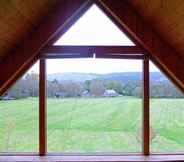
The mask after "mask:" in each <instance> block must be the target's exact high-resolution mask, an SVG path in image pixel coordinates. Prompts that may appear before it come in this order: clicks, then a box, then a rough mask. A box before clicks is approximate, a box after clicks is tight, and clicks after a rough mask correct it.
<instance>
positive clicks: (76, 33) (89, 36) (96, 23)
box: [54, 5, 135, 46]
mask: <svg viewBox="0 0 184 162" xmlns="http://www.w3.org/2000/svg"><path fill="white" fill-rule="evenodd" d="M54 45H124V46H125V45H127V46H134V45H135V44H134V43H133V42H132V41H131V40H130V39H129V38H128V37H127V36H126V35H125V34H124V33H123V32H122V31H120V29H119V28H118V27H117V26H116V25H115V24H114V23H113V22H112V21H111V20H110V19H109V18H108V17H107V16H106V15H105V14H104V13H103V12H102V11H101V10H100V9H99V8H98V7H97V6H96V5H93V6H92V7H91V8H90V9H89V10H88V11H87V12H86V13H85V14H84V15H83V16H82V17H81V18H80V19H79V20H78V21H77V22H76V23H75V24H74V25H73V26H72V27H71V28H70V29H69V30H68V31H67V32H66V33H65V34H64V35H63V36H61V37H60V38H59V40H57V41H56V42H55V44H54Z"/></svg>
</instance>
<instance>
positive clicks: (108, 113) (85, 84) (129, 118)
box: [47, 58, 142, 153]
mask: <svg viewBox="0 0 184 162" xmlns="http://www.w3.org/2000/svg"><path fill="white" fill-rule="evenodd" d="M71 65H72V66H71ZM47 94H48V98H47V140H48V141H47V142H48V152H64V153H102V152H103V153H127V152H141V150H142V148H141V147H142V144H141V130H142V128H141V127H142V125H141V123H142V61H140V60H120V59H119V60H118V59H94V58H91V59H63V60H62V59H55V60H54V59H52V60H47Z"/></svg>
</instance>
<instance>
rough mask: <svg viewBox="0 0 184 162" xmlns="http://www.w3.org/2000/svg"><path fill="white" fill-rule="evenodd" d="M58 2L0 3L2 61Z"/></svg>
mask: <svg viewBox="0 0 184 162" xmlns="http://www.w3.org/2000/svg"><path fill="white" fill-rule="evenodd" d="M58 1H59V0H1V1H0V60H1V59H2V58H4V57H5V56H6V55H7V54H8V53H9V52H11V51H12V50H14V49H15V48H18V47H19V45H20V44H21V43H22V42H23V41H24V39H25V38H26V37H27V36H28V35H29V34H30V32H33V31H34V29H35V28H36V27H37V26H38V25H39V23H40V21H41V20H42V19H43V18H44V17H45V16H46V15H47V14H48V13H49V11H50V10H51V9H52V7H53V6H54V5H56V4H57V2H58ZM10 54H11V53H10Z"/></svg>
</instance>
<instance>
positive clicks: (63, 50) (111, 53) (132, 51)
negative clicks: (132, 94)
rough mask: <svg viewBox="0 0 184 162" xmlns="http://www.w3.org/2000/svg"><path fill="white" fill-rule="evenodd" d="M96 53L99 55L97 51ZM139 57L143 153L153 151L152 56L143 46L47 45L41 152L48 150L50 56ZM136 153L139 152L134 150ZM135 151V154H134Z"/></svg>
mask: <svg viewBox="0 0 184 162" xmlns="http://www.w3.org/2000/svg"><path fill="white" fill-rule="evenodd" d="M94 54H95V55H94ZM94 56H95V58H109V59H137V60H142V61H143V67H142V73H143V120H142V121H143V130H142V132H143V133H142V134H143V136H142V141H143V143H142V144H143V145H142V155H150V151H149V150H150V149H149V147H150V146H149V144H150V142H149V139H150V138H149V130H150V125H149V120H150V117H149V57H148V55H147V52H146V50H145V49H143V48H141V47H139V46H54V45H52V46H47V47H46V48H44V49H43V50H42V52H41V55H40V100H39V101H40V115H39V116H40V119H39V121H40V124H39V126H40V127H39V132H40V133H39V135H40V136H39V148H40V149H39V155H41V156H44V155H46V154H47V148H46V145H47V140H46V136H47V130H46V118H47V117H46V86H45V85H46V83H45V82H46V59H61V58H62V59H65V58H92V57H94ZM133 154H136V153H133ZM131 155H132V154H131Z"/></svg>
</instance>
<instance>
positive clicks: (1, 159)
mask: <svg viewBox="0 0 184 162" xmlns="http://www.w3.org/2000/svg"><path fill="white" fill-rule="evenodd" d="M183 159H184V155H150V156H148V157H145V156H143V155H128V156H123V155H117V156H113V155H106V156H105V155H103V156H102V155H101V156H96V155H93V156H87V155H83V156H77V155H72V156H69V155H57V156H54V155H48V156H45V157H39V156H0V162H6V161H7V162H10V161H11V162H15V161H16V162H23V161H24V162H25V161H26V162H169V161H172V162H177V161H180V162H181V161H183Z"/></svg>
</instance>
